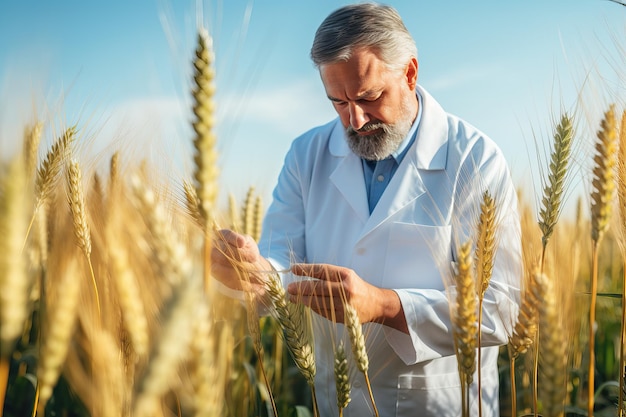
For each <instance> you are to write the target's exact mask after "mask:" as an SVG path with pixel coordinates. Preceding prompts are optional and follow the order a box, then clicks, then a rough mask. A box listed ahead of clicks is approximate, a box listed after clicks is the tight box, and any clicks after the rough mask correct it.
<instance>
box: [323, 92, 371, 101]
mask: <svg viewBox="0 0 626 417" xmlns="http://www.w3.org/2000/svg"><path fill="white" fill-rule="evenodd" d="M381 93H382V89H372V90H367V91H365V92H364V93H362V94H360V95H359V96H358V97H356V98H355V99H354V100H353V101H358V100H364V99H366V98H367V97H371V96H376V95H380V94H381ZM326 97H328V99H329V100H330V101H334V102H341V101H349V100H343V99H340V98H337V97H333V96H331V95H328V94H327V95H326Z"/></svg>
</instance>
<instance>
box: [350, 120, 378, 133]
mask: <svg viewBox="0 0 626 417" xmlns="http://www.w3.org/2000/svg"><path fill="white" fill-rule="evenodd" d="M386 127H387V125H385V124H384V123H382V122H370V123H366V124H364V125H363V126H362V127H361V128H360V129H354V128H353V127H352V126H348V128H347V129H346V130H347V131H348V133H358V132H371V131H372V130H378V129H383V130H385V129H386Z"/></svg>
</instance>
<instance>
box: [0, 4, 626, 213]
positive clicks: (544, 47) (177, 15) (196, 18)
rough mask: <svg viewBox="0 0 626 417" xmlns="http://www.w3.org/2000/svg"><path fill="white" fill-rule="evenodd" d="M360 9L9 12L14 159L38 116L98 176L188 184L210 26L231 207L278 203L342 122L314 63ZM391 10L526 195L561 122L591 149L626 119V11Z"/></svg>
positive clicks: (2, 100) (436, 89) (111, 7)
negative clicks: (195, 99) (137, 174)
mask: <svg viewBox="0 0 626 417" xmlns="http://www.w3.org/2000/svg"><path fill="white" fill-rule="evenodd" d="M346 3H348V2H347V1H339V0H316V1H302V2H295V1H287V0H271V1H270V0H255V1H252V0H223V1H204V2H201V1H190V0H178V1H175V0H134V1H128V0H124V1H123V0H109V1H106V2H104V1H101V2H93V1H79V0H59V1H49V0H48V1H44V0H37V1H35V0H22V1H18V0H0V155H4V154H9V153H10V152H13V151H14V150H15V148H16V144H17V143H19V140H20V139H21V129H22V127H23V125H24V123H26V122H28V121H30V120H32V118H33V115H34V114H36V115H37V116H38V117H39V118H43V119H44V120H45V121H46V122H47V126H49V128H48V131H47V132H46V136H45V140H46V141H47V143H50V142H51V141H52V140H53V139H52V138H53V137H54V135H56V134H58V132H59V131H60V130H61V128H62V127H63V126H66V125H70V124H78V127H79V129H80V131H81V149H80V151H81V157H82V161H83V163H86V164H91V165H92V166H93V167H100V166H101V165H102V166H105V165H106V163H108V158H109V157H110V155H111V153H112V152H113V151H115V150H121V151H122V152H123V154H124V155H126V156H127V160H129V163H131V162H130V161H131V158H148V159H149V161H150V162H152V163H154V164H156V165H157V166H159V167H160V168H161V171H162V173H163V175H165V176H166V177H167V178H168V179H171V180H175V181H178V180H180V179H181V178H183V177H188V176H189V175H190V173H191V170H192V165H191V164H192V159H191V154H192V134H191V131H190V129H189V121H190V120H191V119H192V116H191V111H190V107H191V101H190V97H189V90H190V85H191V84H190V80H191V74H192V69H191V60H192V53H193V50H194V48H195V41H196V30H197V27H198V25H199V24H202V25H203V26H205V27H207V28H208V30H209V32H210V34H211V35H212V36H213V38H214V46H215V54H216V72H217V75H216V77H217V78H216V81H217V96H216V101H217V103H216V104H217V109H218V113H217V120H218V128H217V133H218V138H219V145H218V149H219V151H220V154H221V159H220V165H221V171H222V174H221V187H222V195H226V194H227V193H229V192H232V193H233V194H235V196H236V197H238V198H243V194H244V193H245V190H246V189H247V188H248V187H249V186H255V187H256V188H257V190H259V192H261V193H262V194H263V195H264V198H266V201H267V200H269V195H270V192H271V189H272V187H273V185H274V182H275V180H276V176H277V175H278V172H279V169H280V166H281V163H282V159H283V156H284V154H285V152H286V151H287V149H288V147H289V144H290V142H291V140H292V139H293V138H294V137H296V136H297V135H298V134H300V133H302V132H304V131H306V130H308V129H309V128H310V127H313V126H315V125H318V124H321V123H324V122H326V121H327V120H329V119H330V118H332V117H334V113H333V110H332V107H331V105H330V103H329V102H328V100H327V99H326V97H325V95H324V91H323V88H322V85H321V82H320V80H319V76H318V74H317V71H316V70H315V69H314V67H313V65H312V64H311V62H310V60H309V56H308V52H309V47H310V44H311V41H312V39H313V35H314V32H315V29H316V28H317V26H318V25H319V23H321V21H322V20H323V19H324V17H325V16H326V15H327V14H328V13H330V12H331V11H332V10H334V9H335V8H337V7H339V6H341V5H343V4H346ZM387 4H390V5H392V6H394V7H396V8H397V9H398V11H399V12H400V14H401V15H402V16H403V18H404V21H405V24H406V26H407V28H408V29H409V31H410V32H411V33H412V34H413V36H414V37H415V39H416V42H417V46H418V51H419V63H420V71H419V80H418V81H419V83H420V84H421V85H423V86H424V87H425V88H426V89H427V90H429V91H430V92H431V94H433V95H434V96H435V98H436V99H437V100H438V101H439V102H440V103H441V104H442V105H443V106H444V108H445V109H446V110H448V111H449V112H451V113H454V114H457V115H458V116H461V117H462V118H464V119H466V120H468V121H469V122H470V123H472V124H474V125H476V126H477V127H478V128H479V129H481V130H483V131H484V132H486V133H487V134H488V135H489V136H491V137H492V138H493V139H494V140H495V141H496V142H497V143H498V144H499V145H500V146H501V148H502V149H503V151H504V153H505V156H506V157H507V159H508V161H509V163H510V165H511V169H512V173H513V176H514V179H515V181H516V182H517V183H518V184H520V185H521V186H522V187H523V188H525V189H527V190H528V192H529V193H534V191H532V190H531V189H530V188H529V187H530V186H529V185H524V184H527V183H528V181H530V180H531V179H534V180H535V182H536V180H538V178H537V174H536V172H537V169H535V168H533V164H537V163H538V160H540V159H541V158H543V159H545V158H546V155H547V152H548V150H547V148H546V147H547V146H548V145H549V141H550V135H551V124H552V123H553V121H554V119H556V118H558V116H559V114H560V112H561V111H562V110H568V111H574V110H575V111H576V112H577V113H576V120H577V122H578V123H579V125H580V126H579V132H580V134H581V136H583V137H584V138H585V140H586V141H587V142H589V141H590V137H591V138H592V137H593V132H594V131H595V129H597V125H598V123H599V117H600V116H599V115H600V114H601V112H602V111H603V110H605V108H606V106H607V105H608V103H609V102H617V103H618V106H619V109H622V108H623V107H624V97H626V95H625V94H624V89H625V87H624V86H625V85H626V82H625V80H626V74H625V73H624V70H623V69H621V68H625V67H626V65H624V60H626V45H625V44H624V41H623V39H626V36H625V32H626V7H623V6H620V5H617V4H615V3H613V2H610V1H608V0H543V1H541V0H528V1H516V2H513V1H495V0H487V1H483V0H476V1H473V2H468V1H461V0H450V1H445V2H441V1H415V0H412V1H411V0H395V1H394V0H389V1H388V2H387ZM619 97H621V101H619V100H620V99H619ZM583 152H585V150H584V149H581V152H580V153H581V154H582V153H583ZM585 158H586V157H583V158H579V159H581V161H583V162H584V160H585ZM587 159H588V158H587ZM581 173H582V174H584V173H585V169H584V168H583V169H582V171H581ZM574 181H576V182H580V184H583V185H584V182H585V181H586V180H585V179H584V178H583V177H581V178H580V179H576V180H574ZM580 184H579V185H580Z"/></svg>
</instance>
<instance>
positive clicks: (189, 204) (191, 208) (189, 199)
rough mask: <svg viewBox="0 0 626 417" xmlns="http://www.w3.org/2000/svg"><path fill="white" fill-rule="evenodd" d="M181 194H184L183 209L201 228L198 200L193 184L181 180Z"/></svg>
mask: <svg viewBox="0 0 626 417" xmlns="http://www.w3.org/2000/svg"><path fill="white" fill-rule="evenodd" d="M183 192H184V193H185V207H186V209H187V214H189V216H190V217H191V218H192V219H193V220H194V221H195V222H196V223H197V224H198V225H199V226H201V227H202V224H203V221H202V214H201V213H200V200H198V194H196V189H195V188H194V186H193V184H192V183H190V182H189V181H187V180H183Z"/></svg>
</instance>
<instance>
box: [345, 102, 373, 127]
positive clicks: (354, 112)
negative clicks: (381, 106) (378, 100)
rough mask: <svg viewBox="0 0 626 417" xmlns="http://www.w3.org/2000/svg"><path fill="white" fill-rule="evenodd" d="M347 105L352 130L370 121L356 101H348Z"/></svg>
mask: <svg viewBox="0 0 626 417" xmlns="http://www.w3.org/2000/svg"><path fill="white" fill-rule="evenodd" d="M349 107H350V126H352V128H353V129H354V130H359V129H360V128H362V127H363V126H365V124H366V123H367V122H369V121H370V119H369V117H368V115H367V113H366V112H365V110H363V108H362V107H361V106H359V105H358V104H357V103H350V104H349Z"/></svg>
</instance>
